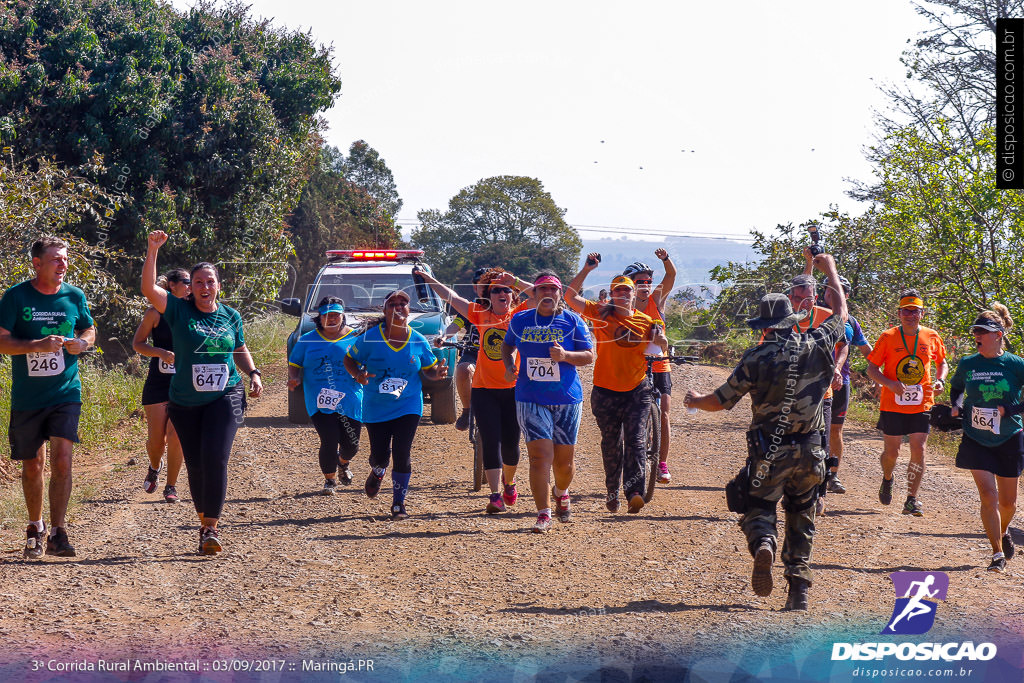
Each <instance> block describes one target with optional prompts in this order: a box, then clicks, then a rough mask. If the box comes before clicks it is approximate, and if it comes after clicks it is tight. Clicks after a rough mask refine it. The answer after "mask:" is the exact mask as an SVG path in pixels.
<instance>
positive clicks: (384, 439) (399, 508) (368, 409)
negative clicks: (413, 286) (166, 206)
mask: <svg viewBox="0 0 1024 683" xmlns="http://www.w3.org/2000/svg"><path fill="white" fill-rule="evenodd" d="M409 301H410V298H409V295H408V294H406V293H405V292H403V291H401V290H395V291H393V292H390V293H389V294H388V295H387V296H386V297H384V315H383V317H381V318H379V319H378V320H374V321H370V322H369V323H368V325H367V328H366V332H364V333H363V334H362V335H361V336H360V337H359V338H358V339H357V340H356V343H355V344H353V345H352V348H350V349H349V350H348V354H347V355H346V356H345V369H346V370H348V372H349V374H350V375H352V378H353V379H355V381H357V382H359V383H360V384H362V385H363V387H364V389H363V424H365V425H366V433H367V435H368V436H369V437H370V466H371V467H372V468H373V469H372V470H371V471H370V475H369V476H368V477H367V478H366V486H365V491H366V495H367V496H369V497H370V498H374V497H376V496H377V493H378V492H379V491H380V483H381V481H382V480H383V479H384V471H385V470H386V469H387V466H388V461H389V460H391V459H392V458H393V459H394V467H393V468H392V470H391V484H392V486H393V496H392V502H391V518H392V519H405V518H406V517H408V516H409V515H407V514H406V512H405V494H406V492H407V491H408V490H409V479H410V478H411V476H412V440H413V437H415V436H416V427H417V425H419V423H420V417H421V416H422V415H423V389H422V386H423V385H422V383H421V382H420V372H423V374H424V375H426V376H427V378H428V379H444V378H445V377H447V376H448V364H447V363H446V362H445V361H441V362H438V361H437V359H436V358H434V352H433V350H432V349H431V348H430V344H429V343H428V342H427V339H426V337H424V336H423V335H422V334H420V333H419V332H417V331H416V330H414V329H412V328H410V327H409Z"/></svg>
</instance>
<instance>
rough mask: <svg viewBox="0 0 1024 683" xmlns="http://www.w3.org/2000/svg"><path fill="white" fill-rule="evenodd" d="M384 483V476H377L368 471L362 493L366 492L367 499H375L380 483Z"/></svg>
mask: <svg viewBox="0 0 1024 683" xmlns="http://www.w3.org/2000/svg"><path fill="white" fill-rule="evenodd" d="M382 481H384V475H381V476H379V477H378V476H377V475H376V474H375V473H374V472H373V470H370V474H369V475H367V477H366V485H365V486H363V491H365V492H366V497H367V498H376V497H377V494H378V493H379V492H380V483H381V482H382Z"/></svg>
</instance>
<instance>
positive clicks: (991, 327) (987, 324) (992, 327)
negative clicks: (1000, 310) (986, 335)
mask: <svg viewBox="0 0 1024 683" xmlns="http://www.w3.org/2000/svg"><path fill="white" fill-rule="evenodd" d="M978 327H980V328H981V329H983V330H985V331H987V332H1002V333H1004V334H1005V333H1006V328H1004V327H1003V326H1002V324H1000V323H998V322H996V321H995V320H989V319H988V318H978V319H977V320H975V321H974V324H973V325H971V331H972V332H973V331H974V329H975V328H978Z"/></svg>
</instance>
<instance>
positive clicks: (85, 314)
mask: <svg viewBox="0 0 1024 683" xmlns="http://www.w3.org/2000/svg"><path fill="white" fill-rule="evenodd" d="M79 296H80V297H81V298H80V299H79V301H78V320H77V321H76V324H75V332H81V331H82V330H87V329H89V328H90V327H92V326H93V325H95V324H96V321H94V320H93V319H92V314H91V313H90V312H89V302H88V301H87V300H86V298H85V294H84V293H79Z"/></svg>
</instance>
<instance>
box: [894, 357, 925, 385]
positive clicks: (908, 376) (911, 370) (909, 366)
mask: <svg viewBox="0 0 1024 683" xmlns="http://www.w3.org/2000/svg"><path fill="white" fill-rule="evenodd" d="M924 368H925V365H924V361H923V360H921V359H920V358H918V357H917V356H904V357H903V358H901V359H900V362H899V363H897V364H896V379H898V380H899V381H901V382H903V383H904V384H906V385H910V386H913V385H915V384H920V383H921V382H922V381H923V380H924Z"/></svg>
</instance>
